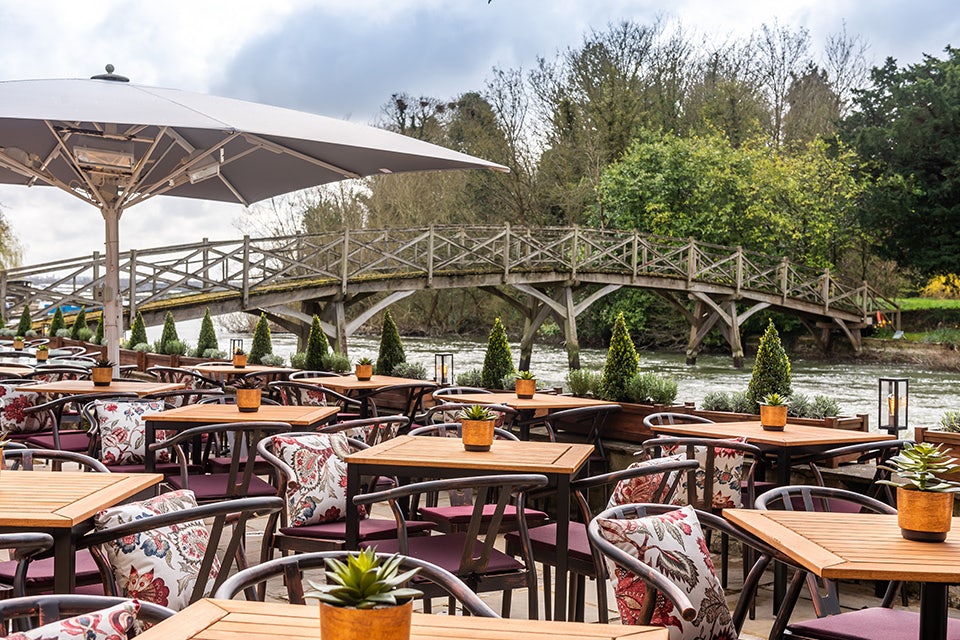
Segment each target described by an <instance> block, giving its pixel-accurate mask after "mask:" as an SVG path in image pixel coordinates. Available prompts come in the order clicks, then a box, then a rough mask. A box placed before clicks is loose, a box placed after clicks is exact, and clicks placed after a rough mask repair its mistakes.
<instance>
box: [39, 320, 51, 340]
mask: <svg viewBox="0 0 960 640" xmlns="http://www.w3.org/2000/svg"><path fill="white" fill-rule="evenodd" d="M40 335H41V336H48V337H49V336H50V323H49V322H44V323H41V324H40Z"/></svg>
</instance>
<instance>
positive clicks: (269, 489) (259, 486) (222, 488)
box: [167, 473, 277, 502]
mask: <svg viewBox="0 0 960 640" xmlns="http://www.w3.org/2000/svg"><path fill="white" fill-rule="evenodd" d="M229 479H230V474H228V473H211V474H208V475H203V476H201V475H191V476H189V477H188V478H187V480H188V482H189V484H190V486H189V487H185V486H183V482H182V481H181V480H180V476H179V475H177V476H172V477H170V478H167V484H169V485H170V486H171V487H173V489H174V490H177V489H190V491H193V495H194V496H196V498H197V502H209V501H211V500H222V499H224V498H225V497H226V496H227V482H228V481H229ZM275 495H277V488H276V487H275V486H273V485H272V484H270V483H269V482H267V481H266V480H263V479H262V478H259V477H257V476H253V477H251V478H250V486H249V487H248V488H247V491H246V492H245V493H244V494H243V495H238V496H236V497H238V498H258V497H269V496H275Z"/></svg>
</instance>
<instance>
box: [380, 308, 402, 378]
mask: <svg viewBox="0 0 960 640" xmlns="http://www.w3.org/2000/svg"><path fill="white" fill-rule="evenodd" d="M406 361H407V354H406V353H404V351H403V343H402V342H401V341H400V332H399V331H398V330H397V324H396V323H395V322H394V321H393V316H391V315H390V310H389V309H387V311H385V312H384V314H383V328H382V329H381V330H380V353H379V354H378V355H377V374H378V375H381V376H388V375H390V374H391V373H393V368H394V367H395V366H397V365H398V364H400V363H401V362H406Z"/></svg>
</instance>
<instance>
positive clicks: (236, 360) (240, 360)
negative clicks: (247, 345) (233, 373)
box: [233, 353, 247, 369]
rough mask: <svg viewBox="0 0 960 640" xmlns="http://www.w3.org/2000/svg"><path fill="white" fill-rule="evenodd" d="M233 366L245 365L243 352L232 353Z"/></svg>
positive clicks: (239, 367) (245, 360) (240, 367)
mask: <svg viewBox="0 0 960 640" xmlns="http://www.w3.org/2000/svg"><path fill="white" fill-rule="evenodd" d="M233 366H235V367H236V368H237V369H243V368H244V367H245V366H247V355H246V354H245V353H240V354H234V356H233Z"/></svg>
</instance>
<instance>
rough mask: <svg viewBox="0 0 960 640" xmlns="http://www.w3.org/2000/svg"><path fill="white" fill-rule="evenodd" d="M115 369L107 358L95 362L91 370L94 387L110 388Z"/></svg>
mask: <svg viewBox="0 0 960 640" xmlns="http://www.w3.org/2000/svg"><path fill="white" fill-rule="evenodd" d="M113 367H114V363H113V361H112V360H107V359H106V358H100V359H99V360H97V361H96V362H94V363H93V368H92V369H90V377H91V378H93V386H95V387H108V386H110V383H111V382H112V381H113Z"/></svg>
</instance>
